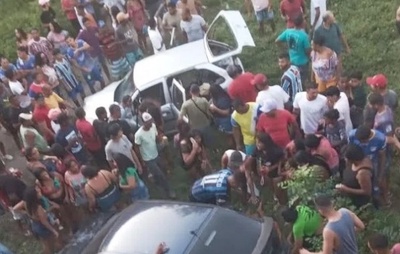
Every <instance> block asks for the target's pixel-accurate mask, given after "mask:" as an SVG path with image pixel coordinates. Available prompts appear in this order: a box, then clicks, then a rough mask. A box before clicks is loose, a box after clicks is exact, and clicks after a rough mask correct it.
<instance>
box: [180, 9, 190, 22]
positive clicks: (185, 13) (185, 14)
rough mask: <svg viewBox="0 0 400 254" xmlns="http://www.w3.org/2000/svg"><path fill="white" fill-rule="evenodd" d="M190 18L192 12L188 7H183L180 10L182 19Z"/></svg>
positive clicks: (187, 19)
mask: <svg viewBox="0 0 400 254" xmlns="http://www.w3.org/2000/svg"><path fill="white" fill-rule="evenodd" d="M191 19H192V14H191V13H190V9H189V8H184V9H183V11H182V20H183V21H190V20H191Z"/></svg>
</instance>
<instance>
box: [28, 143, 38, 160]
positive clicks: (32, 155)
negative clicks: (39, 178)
mask: <svg viewBox="0 0 400 254" xmlns="http://www.w3.org/2000/svg"><path fill="white" fill-rule="evenodd" d="M25 158H26V160H27V161H38V160H39V159H40V153H39V150H38V149H37V148H36V147H30V146H29V147H27V148H25Z"/></svg>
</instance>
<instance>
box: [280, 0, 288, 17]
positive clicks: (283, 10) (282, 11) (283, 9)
mask: <svg viewBox="0 0 400 254" xmlns="http://www.w3.org/2000/svg"><path fill="white" fill-rule="evenodd" d="M279 10H280V12H281V18H282V19H283V20H284V21H287V15H286V11H285V8H284V7H283V1H281V4H280V6H279Z"/></svg>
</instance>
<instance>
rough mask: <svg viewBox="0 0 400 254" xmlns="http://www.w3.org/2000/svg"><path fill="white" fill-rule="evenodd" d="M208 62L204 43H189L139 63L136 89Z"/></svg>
mask: <svg viewBox="0 0 400 254" xmlns="http://www.w3.org/2000/svg"><path fill="white" fill-rule="evenodd" d="M208 62H209V61H208V58H207V55H206V51H205V47H204V41H203V40H198V41H194V42H189V43H186V44H183V45H180V46H178V47H174V48H171V49H168V50H166V51H163V52H159V53H157V54H154V55H152V56H149V57H146V58H144V59H142V60H140V61H138V62H137V63H136V64H135V68H134V72H133V80H134V83H135V85H136V87H137V88H138V89H139V90H143V89H146V85H147V84H149V83H150V82H152V81H155V80H159V79H161V78H164V77H168V76H170V75H173V74H176V73H180V72H182V71H185V70H187V69H191V68H192V67H194V66H197V65H199V64H204V63H208Z"/></svg>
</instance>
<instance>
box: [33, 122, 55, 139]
mask: <svg viewBox="0 0 400 254" xmlns="http://www.w3.org/2000/svg"><path fill="white" fill-rule="evenodd" d="M37 125H38V127H39V130H40V132H41V133H42V134H43V135H49V136H51V137H52V138H54V132H53V131H52V130H50V129H49V127H47V124H46V122H45V121H40V122H37Z"/></svg>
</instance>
